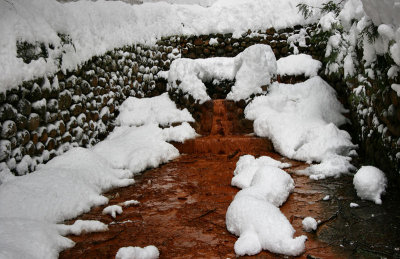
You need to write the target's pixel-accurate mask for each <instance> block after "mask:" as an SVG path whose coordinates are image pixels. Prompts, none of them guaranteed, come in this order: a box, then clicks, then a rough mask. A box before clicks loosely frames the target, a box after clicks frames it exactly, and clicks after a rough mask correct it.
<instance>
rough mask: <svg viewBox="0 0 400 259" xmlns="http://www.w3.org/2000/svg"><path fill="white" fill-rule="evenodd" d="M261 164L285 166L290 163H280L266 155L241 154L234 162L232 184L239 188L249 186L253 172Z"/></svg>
mask: <svg viewBox="0 0 400 259" xmlns="http://www.w3.org/2000/svg"><path fill="white" fill-rule="evenodd" d="M263 166H274V167H278V168H287V167H290V164H288V163H282V162H280V161H277V160H275V159H272V158H270V157H268V156H261V157H259V158H255V157H254V156H252V155H244V156H241V157H240V158H239V161H238V162H237V164H236V169H235V171H234V172H233V174H234V176H233V178H232V183H231V184H232V186H236V187H238V188H240V189H244V188H247V187H249V186H250V185H251V182H252V180H253V177H254V174H255V173H256V171H257V170H258V169H260V168H262V167H263Z"/></svg>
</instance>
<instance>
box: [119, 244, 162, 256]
mask: <svg viewBox="0 0 400 259" xmlns="http://www.w3.org/2000/svg"><path fill="white" fill-rule="evenodd" d="M159 256H160V252H159V251H158V249H157V247H155V246H146V247H144V248H141V247H137V246H136V247H132V246H129V247H121V248H120V249H119V250H118V252H117V255H116V256H115V259H136V258H138V259H157V258H158V257H159Z"/></svg>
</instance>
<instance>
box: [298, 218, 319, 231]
mask: <svg viewBox="0 0 400 259" xmlns="http://www.w3.org/2000/svg"><path fill="white" fill-rule="evenodd" d="M301 223H302V224H303V229H304V230H305V231H307V232H311V231H315V230H317V226H318V223H317V221H316V220H315V219H314V218H312V217H306V218H304V219H303V221H302V222H301Z"/></svg>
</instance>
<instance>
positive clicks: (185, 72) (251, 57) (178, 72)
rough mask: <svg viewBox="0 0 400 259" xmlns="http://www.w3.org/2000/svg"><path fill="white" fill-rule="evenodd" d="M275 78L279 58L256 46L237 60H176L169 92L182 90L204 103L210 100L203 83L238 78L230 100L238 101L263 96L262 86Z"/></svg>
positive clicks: (260, 46)
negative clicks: (260, 94) (261, 94)
mask: <svg viewBox="0 0 400 259" xmlns="http://www.w3.org/2000/svg"><path fill="white" fill-rule="evenodd" d="M275 75H276V59H275V55H274V53H273V51H272V49H271V47H270V46H268V45H262V44H256V45H253V46H251V47H248V48H247V49H245V50H244V51H243V52H242V53H239V54H238V55H237V56H236V57H234V58H208V59H195V60H193V59H186V58H183V59H177V60H174V61H172V63H171V67H170V70H169V76H168V82H169V84H168V90H170V89H175V88H177V89H180V90H182V91H183V93H187V94H190V95H191V96H192V97H193V98H194V99H195V100H199V102H200V103H203V102H205V101H207V100H210V97H209V96H208V94H207V91H206V86H205V85H204V83H203V82H209V81H212V80H214V79H217V80H223V79H227V80H234V79H235V84H234V85H233V86H232V90H231V92H229V93H228V96H227V99H230V100H235V101H238V100H241V99H247V98H248V97H249V96H250V95H251V94H255V93H260V92H261V91H262V89H261V86H262V85H269V84H270V83H271V79H272V78H273V77H274V76H275Z"/></svg>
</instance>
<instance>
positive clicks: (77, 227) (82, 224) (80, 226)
mask: <svg viewBox="0 0 400 259" xmlns="http://www.w3.org/2000/svg"><path fill="white" fill-rule="evenodd" d="M58 229H59V231H60V233H62V235H63V236H66V235H70V234H72V235H76V236H78V235H80V234H82V233H90V232H102V231H107V230H108V227H107V225H106V224H104V223H102V222H100V221H97V220H77V221H75V222H74V224H72V225H58Z"/></svg>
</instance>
